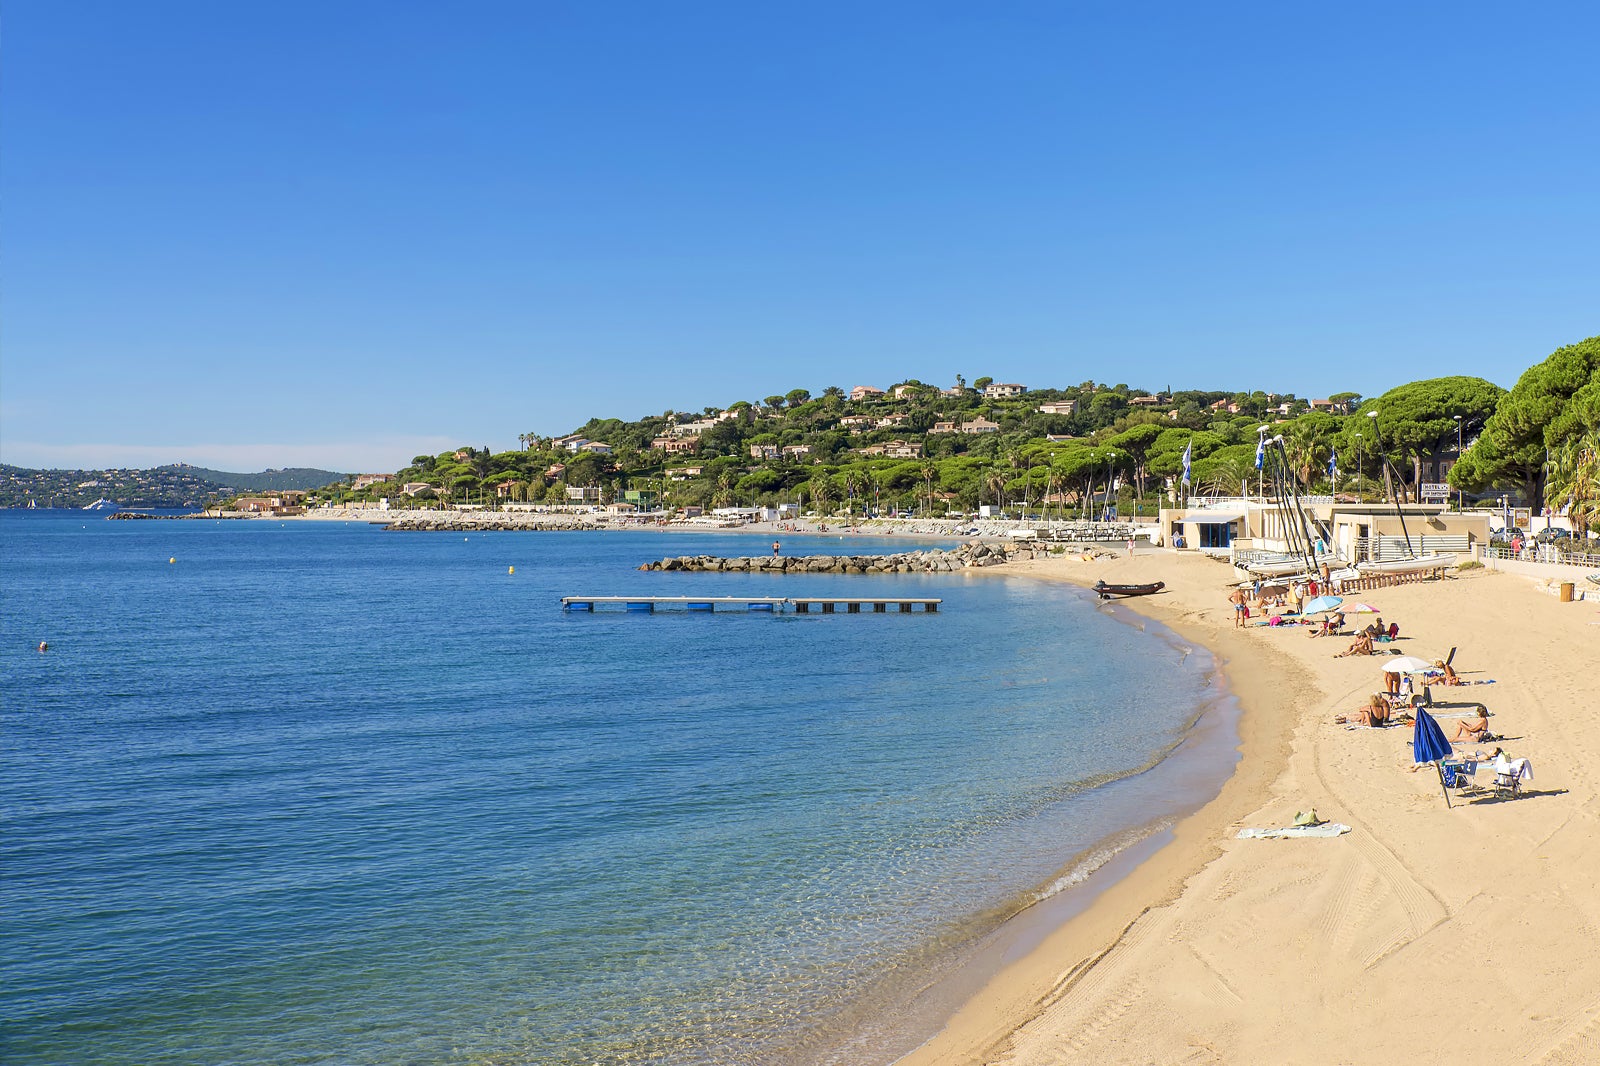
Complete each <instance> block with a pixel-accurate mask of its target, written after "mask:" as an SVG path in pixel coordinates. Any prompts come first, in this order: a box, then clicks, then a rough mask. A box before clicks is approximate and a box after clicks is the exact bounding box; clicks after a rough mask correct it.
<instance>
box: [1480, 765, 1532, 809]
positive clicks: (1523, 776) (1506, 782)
mask: <svg viewBox="0 0 1600 1066" xmlns="http://www.w3.org/2000/svg"><path fill="white" fill-rule="evenodd" d="M1490 766H1491V767H1492V768H1493V769H1494V790H1495V791H1496V792H1497V793H1499V794H1500V795H1502V796H1510V797H1511V798H1512V799H1515V798H1516V797H1518V796H1520V795H1522V783H1523V782H1524V781H1532V780H1533V764H1532V763H1530V762H1529V761H1528V760H1527V759H1508V758H1506V757H1505V756H1504V755H1497V756H1495V760H1494V762H1493V763H1491V764H1490Z"/></svg>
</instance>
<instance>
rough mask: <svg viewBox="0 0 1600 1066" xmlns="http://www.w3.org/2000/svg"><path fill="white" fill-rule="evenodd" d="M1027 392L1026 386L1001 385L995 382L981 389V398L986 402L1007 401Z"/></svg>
mask: <svg viewBox="0 0 1600 1066" xmlns="http://www.w3.org/2000/svg"><path fill="white" fill-rule="evenodd" d="M1027 391H1028V386H1026V385H1014V384H1003V383H1001V382H998V381H997V382H994V383H993V384H990V385H985V386H984V387H983V396H984V399H986V400H1009V399H1012V398H1013V397H1017V396H1021V395H1022V394H1023V393H1025V392H1027Z"/></svg>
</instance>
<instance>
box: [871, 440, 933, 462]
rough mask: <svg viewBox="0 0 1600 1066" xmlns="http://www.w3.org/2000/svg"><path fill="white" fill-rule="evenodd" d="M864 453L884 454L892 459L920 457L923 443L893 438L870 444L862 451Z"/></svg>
mask: <svg viewBox="0 0 1600 1066" xmlns="http://www.w3.org/2000/svg"><path fill="white" fill-rule="evenodd" d="M860 454H862V455H882V456H887V457H888V458H891V459H920V458H921V457H922V445H921V444H920V443H918V442H917V441H912V440H891V441H886V442H884V443H883V444H870V445H868V446H867V447H865V448H862V449H861V451H860Z"/></svg>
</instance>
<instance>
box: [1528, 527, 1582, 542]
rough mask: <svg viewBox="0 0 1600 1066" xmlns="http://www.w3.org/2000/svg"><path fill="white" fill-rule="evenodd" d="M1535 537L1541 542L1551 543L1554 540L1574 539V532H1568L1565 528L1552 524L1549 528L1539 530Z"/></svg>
mask: <svg viewBox="0 0 1600 1066" xmlns="http://www.w3.org/2000/svg"><path fill="white" fill-rule="evenodd" d="M1533 539H1534V540H1536V541H1538V542H1539V543H1540V544H1549V543H1551V542H1552V541H1558V540H1570V539H1572V534H1571V533H1569V532H1567V531H1566V530H1565V529H1561V528H1559V527H1556V526H1551V527H1550V528H1549V529H1541V530H1539V532H1538V533H1537V534H1536V535H1535V536H1534V538H1533Z"/></svg>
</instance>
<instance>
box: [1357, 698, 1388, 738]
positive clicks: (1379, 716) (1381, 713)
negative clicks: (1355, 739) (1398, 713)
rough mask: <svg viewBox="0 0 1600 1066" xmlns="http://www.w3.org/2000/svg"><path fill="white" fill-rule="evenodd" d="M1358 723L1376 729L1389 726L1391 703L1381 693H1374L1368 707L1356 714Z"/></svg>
mask: <svg viewBox="0 0 1600 1066" xmlns="http://www.w3.org/2000/svg"><path fill="white" fill-rule="evenodd" d="M1356 721H1358V722H1360V723H1361V724H1362V725H1365V726H1371V727H1373V728H1374V729H1378V728H1381V727H1383V726H1386V725H1388V724H1389V701H1388V700H1386V699H1384V698H1383V694H1382V693H1380V692H1374V693H1373V694H1372V699H1370V700H1368V701H1367V705H1366V706H1365V707H1363V708H1361V710H1359V711H1357V712H1356Z"/></svg>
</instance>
